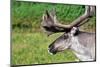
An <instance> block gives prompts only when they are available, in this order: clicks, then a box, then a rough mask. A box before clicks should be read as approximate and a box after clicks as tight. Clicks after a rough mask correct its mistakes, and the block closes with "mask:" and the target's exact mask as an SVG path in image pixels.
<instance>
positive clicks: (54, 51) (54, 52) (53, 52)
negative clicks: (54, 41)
mask: <svg viewBox="0 0 100 67" xmlns="http://www.w3.org/2000/svg"><path fill="white" fill-rule="evenodd" d="M48 52H49V53H50V54H51V55H55V54H56V53H57V51H56V50H55V49H51V48H49V49H48Z"/></svg>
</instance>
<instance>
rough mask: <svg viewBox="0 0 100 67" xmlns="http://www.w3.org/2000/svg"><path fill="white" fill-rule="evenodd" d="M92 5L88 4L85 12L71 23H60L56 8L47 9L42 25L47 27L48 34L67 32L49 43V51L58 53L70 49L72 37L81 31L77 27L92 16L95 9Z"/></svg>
mask: <svg viewBox="0 0 100 67" xmlns="http://www.w3.org/2000/svg"><path fill="white" fill-rule="evenodd" d="M90 7H93V6H86V10H85V12H84V14H83V15H82V16H80V17H78V18H77V19H76V20H74V21H73V22H72V23H71V24H69V25H64V24H61V23H58V20H57V19H56V12H55V10H54V9H53V10H52V11H51V12H49V11H47V10H46V11H45V13H44V14H43V19H42V27H43V28H44V29H45V31H46V32H47V34H48V35H51V34H53V33H58V32H65V33H64V34H63V35H62V36H60V37H59V38H58V39H56V40H55V41H54V42H53V43H52V44H50V45H49V52H51V53H53V54H56V53H57V52H59V51H63V50H65V49H68V48H69V47H70V46H71V44H72V43H71V38H72V37H74V36H76V35H78V32H79V30H78V28H77V27H79V26H81V25H83V24H84V23H86V22H87V21H88V20H89V19H90V17H91V16H92V14H91V13H93V10H91V8H90Z"/></svg>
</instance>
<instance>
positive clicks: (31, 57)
mask: <svg viewBox="0 0 100 67" xmlns="http://www.w3.org/2000/svg"><path fill="white" fill-rule="evenodd" d="M52 8H56V14H57V19H58V20H59V22H60V23H63V24H69V23H71V22H72V21H73V20H75V19H76V18H77V17H79V16H80V15H82V14H83V13H84V11H85V10H84V6H83V5H70V4H54V3H36V2H18V1H15V0H12V4H11V25H12V57H11V58H12V59H11V63H12V65H19V64H20V65H21V64H22V65H23V64H44V63H58V62H74V61H77V60H78V59H77V58H76V57H75V55H74V54H73V53H72V52H71V51H70V50H66V51H63V52H60V53H58V54H56V55H50V54H49V53H48V51H47V50H48V45H49V44H50V43H52V42H53V41H54V40H55V39H56V38H58V37H59V36H60V35H61V34H62V33H58V34H53V35H52V36H50V37H47V36H46V34H45V33H44V32H43V30H42V29H41V21H42V15H43V13H44V12H45V10H51V9H52ZM95 24H96V16H95V15H94V17H92V18H91V19H90V21H89V22H88V23H86V24H84V25H83V26H82V27H81V29H83V30H85V31H91V32H95Z"/></svg>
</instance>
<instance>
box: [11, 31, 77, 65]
mask: <svg viewBox="0 0 100 67" xmlns="http://www.w3.org/2000/svg"><path fill="white" fill-rule="evenodd" d="M61 34H62V33H60V34H56V35H52V36H50V37H47V36H46V35H45V33H12V61H11V62H12V64H13V65H19V64H44V63H59V62H73V61H75V60H76V59H77V58H76V57H75V56H74V54H73V53H72V52H71V51H70V50H66V51H63V52H59V53H57V54H56V55H50V54H49V53H48V45H49V44H50V43H52V42H53V41H54V40H55V39H56V38H57V37H59V36H60V35H61Z"/></svg>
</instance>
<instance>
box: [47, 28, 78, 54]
mask: <svg viewBox="0 0 100 67" xmlns="http://www.w3.org/2000/svg"><path fill="white" fill-rule="evenodd" d="M78 33H79V29H78V28H77V27H73V28H72V29H71V31H70V32H68V33H64V34H63V35H62V36H60V37H59V38H57V39H56V40H55V41H54V42H53V43H52V44H50V45H49V49H48V50H49V52H50V53H52V54H56V53H57V52H61V51H63V50H66V49H68V48H70V47H71V45H72V44H73V43H72V38H73V37H74V36H77V35H78Z"/></svg>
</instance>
